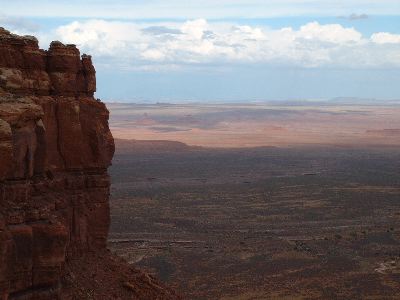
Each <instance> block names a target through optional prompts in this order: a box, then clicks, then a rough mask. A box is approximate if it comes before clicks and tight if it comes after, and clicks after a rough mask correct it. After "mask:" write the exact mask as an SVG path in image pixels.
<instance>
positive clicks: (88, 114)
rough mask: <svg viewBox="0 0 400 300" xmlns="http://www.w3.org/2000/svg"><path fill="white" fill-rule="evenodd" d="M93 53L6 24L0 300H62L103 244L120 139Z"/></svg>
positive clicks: (0, 51) (0, 46)
mask: <svg viewBox="0 0 400 300" xmlns="http://www.w3.org/2000/svg"><path fill="white" fill-rule="evenodd" d="M95 90H96V79H95V70H94V67H93V65H92V62H91V58H90V56H87V55H83V56H80V53H79V50H78V49H77V48H76V47H75V46H74V45H63V44H61V43H59V42H53V43H51V45H50V48H49V50H47V51H45V50H41V49H39V47H38V42H37V40H36V39H35V38H34V37H20V36H16V35H13V34H11V33H9V32H8V31H6V30H4V29H2V28H0V299H57V298H58V297H60V290H61V284H60V283H61V281H62V276H63V272H64V270H65V264H66V262H68V260H69V259H72V258H73V257H74V256H77V255H81V254H87V253H88V252H90V251H93V250H96V249H104V248H105V246H106V240H107V234H108V227H109V218H110V214H109V204H108V197H109V186H110V180H109V176H108V174H107V167H108V166H109V165H110V162H111V159H112V156H113V153H114V142H113V138H112V135H111V133H110V130H109V128H108V111H107V109H106V107H105V105H104V104H103V103H101V102H99V101H97V100H96V99H94V97H93V93H94V92H95Z"/></svg>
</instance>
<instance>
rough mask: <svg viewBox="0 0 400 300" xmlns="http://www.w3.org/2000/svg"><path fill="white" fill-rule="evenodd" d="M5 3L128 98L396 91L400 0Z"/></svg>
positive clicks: (106, 92)
mask: <svg viewBox="0 0 400 300" xmlns="http://www.w3.org/2000/svg"><path fill="white" fill-rule="evenodd" d="M28 2H32V3H33V1H21V0H16V1H12V2H10V1H4V0H0V4H1V9H0V26H3V27H5V28H7V29H9V30H12V31H13V32H15V33H17V34H30V35H35V36H37V37H38V38H39V42H40V45H41V47H42V48H45V49H46V48H47V47H48V44H49V43H50V42H51V41H52V40H60V41H62V42H64V43H74V44H76V45H77V46H78V47H79V48H80V49H81V51H82V53H88V54H91V55H92V56H93V59H94V63H95V65H96V70H97V78H98V92H97V94H96V96H97V97H99V98H102V99H103V100H104V101H120V102H124V101H125V102H143V101H152V102H184V101H202V100H207V101H213V100H214V101H222V102H223V101H228V102H234V101H246V100H247V101H257V100H298V99H330V98H336V97H354V98H369V99H370V98H376V99H399V98H400V89H399V88H398V82H397V81H398V78H400V55H399V53H400V26H399V25H400V2H399V1H394V0H384V1H379V3H377V2H376V1H371V0H351V1H346V2H345V1H340V2H338V1H333V0H326V1H316V0H309V1H305V0H284V1H276V0H269V1H260V0H252V1H244V0H231V1H226V0H223V1H219V2H218V3H215V1H213V2H212V1H208V0H207V1H202V3H201V4H199V3H197V2H196V1H185V5H182V1H176V0H175V1H169V2H168V3H165V2H163V1H160V0H154V1H151V2H148V1H126V0H118V1H114V2H112V3H110V2H108V1H103V0H99V1H92V0H90V1H85V2H82V1H77V0H73V1H64V0H63V1H57V2H54V1H53V2H52V1H48V0H39V1H35V2H34V5H26V4H27V3H28Z"/></svg>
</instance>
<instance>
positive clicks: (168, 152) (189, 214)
mask: <svg viewBox="0 0 400 300" xmlns="http://www.w3.org/2000/svg"><path fill="white" fill-rule="evenodd" d="M108 107H109V109H110V111H111V119H110V127H111V130H112V132H113V135H114V137H116V154H115V157H114V160H113V166H112V167H111V169H110V172H111V178H112V188H111V220H112V222H111V231H110V236H109V247H110V248H111V249H112V251H113V252H115V253H117V254H118V255H120V256H122V257H124V258H125V259H126V260H127V261H128V262H130V263H132V264H135V265H137V266H140V267H141V268H144V269H145V270H147V271H148V272H150V273H152V274H154V275H155V276H157V277H158V278H160V279H161V280H163V281H164V282H165V283H167V284H169V285H171V286H173V287H175V288H176V289H177V290H180V291H183V293H184V295H185V296H186V297H187V298H188V299H396V297H397V296H398V291H399V289H400V252H399V249H400V209H399V205H398V201H399V199H400V185H399V184H400V176H399V172H398V170H399V168H400V151H399V144H400V135H399V132H400V131H399V128H400V106H399V105H397V104H396V105H394V104H390V106H384V105H378V104H376V103H375V104H370V103H367V104H357V105H350V104H346V103H340V104H335V103H334V104H329V103H325V104H319V105H315V104H309V103H303V104H301V103H299V104H297V105H296V106H293V105H287V106H285V105H282V104H279V105H276V104H273V103H272V104H271V103H269V104H268V103H266V104H260V103H258V104H253V105H252V104H247V105H243V104H232V105H228V104H220V105H218V104H213V105H211V104H210V105H200V104H192V105H191V104H186V105H172V104H153V105H146V104H109V105H108ZM133 138H135V140H132V139H133Z"/></svg>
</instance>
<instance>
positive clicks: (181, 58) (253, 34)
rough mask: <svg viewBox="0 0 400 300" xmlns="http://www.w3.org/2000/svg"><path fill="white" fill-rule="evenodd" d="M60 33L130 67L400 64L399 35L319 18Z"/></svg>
mask: <svg viewBox="0 0 400 300" xmlns="http://www.w3.org/2000/svg"><path fill="white" fill-rule="evenodd" d="M56 36H57V37H58V38H59V39H60V40H61V41H63V42H66V43H75V44H77V45H78V46H79V47H80V48H81V49H83V50H84V51H85V52H88V53H91V54H93V55H95V56H96V57H97V58H98V59H99V60H101V61H102V62H103V63H104V62H108V63H109V64H112V65H113V66H115V64H119V65H121V66H122V67H126V68H141V69H151V68H152V67H153V68H160V66H165V67H166V68H171V67H173V68H179V67H182V68H183V67H187V66H188V65H197V66H200V65H209V66H219V65H230V64H270V65H290V66H299V67H345V68H347V67H365V66H367V67H381V66H400V57H399V55H398V53H399V50H400V36H399V35H395V34H390V33H384V32H380V33H375V34H373V35H372V36H371V37H370V38H369V37H363V36H362V34H361V33H360V32H358V31H357V30H356V29H354V28H346V27H343V26H342V25H340V24H327V25H321V24H319V23H318V22H311V23H308V24H305V25H303V26H301V27H300V28H299V29H294V28H291V27H285V28H281V29H274V30H272V29H270V28H268V27H262V26H249V25H238V24H234V23H229V22H208V21H207V20H205V19H195V20H189V21H186V22H159V23H153V24H149V23H135V22H117V21H104V20H89V21H84V22H77V21H76V22H72V23H70V24H67V25H65V26H61V27H59V28H57V30H56ZM387 44H390V47H387Z"/></svg>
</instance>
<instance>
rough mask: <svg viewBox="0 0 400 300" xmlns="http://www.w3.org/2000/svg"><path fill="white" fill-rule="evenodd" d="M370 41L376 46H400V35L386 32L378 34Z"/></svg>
mask: <svg viewBox="0 0 400 300" xmlns="http://www.w3.org/2000/svg"><path fill="white" fill-rule="evenodd" d="M371 40H372V41H373V42H374V43H377V44H400V35H399V34H391V33H388V32H378V33H374V34H373V35H372V36H371Z"/></svg>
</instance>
